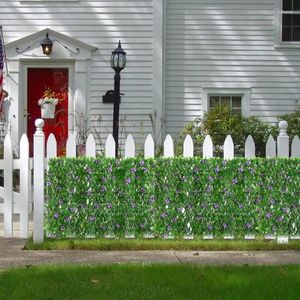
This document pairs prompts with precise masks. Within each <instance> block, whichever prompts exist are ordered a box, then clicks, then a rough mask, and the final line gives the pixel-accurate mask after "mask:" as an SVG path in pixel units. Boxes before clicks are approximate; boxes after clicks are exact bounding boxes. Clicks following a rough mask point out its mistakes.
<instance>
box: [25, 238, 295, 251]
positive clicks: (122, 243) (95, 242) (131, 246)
mask: <svg viewBox="0 0 300 300" xmlns="http://www.w3.org/2000/svg"><path fill="white" fill-rule="evenodd" d="M24 249H27V250H67V249H76V250H170V249H171V250H204V251H217V250H223V251H224V250H225V251H226V250H249V251H251V250H252V251H254V250H300V240H290V241H289V243H288V244H277V241H274V240H263V239H261V240H260V239H257V240H217V239H214V240H203V239H199V240H197V239H196V240H182V239H181V240H176V239H175V240H162V239H150V240H149V239H51V238H46V239H45V241H44V242H43V243H41V244H35V243H33V241H32V239H29V240H27V242H26V245H25V247H24Z"/></svg>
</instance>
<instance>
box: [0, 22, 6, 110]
mask: <svg viewBox="0 0 300 300" xmlns="http://www.w3.org/2000/svg"><path fill="white" fill-rule="evenodd" d="M0 29H1V28H0ZM3 47H4V46H3V42H2V35H1V30H0V112H2V108H3V101H4V98H5V94H6V93H5V92H4V90H3V68H4V54H3V52H4V49H3Z"/></svg>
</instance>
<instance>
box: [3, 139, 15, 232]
mask: <svg viewBox="0 0 300 300" xmlns="http://www.w3.org/2000/svg"><path fill="white" fill-rule="evenodd" d="M3 158H4V236H5V237H11V236H12V234H13V176H12V174H13V151H12V144H11V138H10V136H9V135H8V134H7V135H6V136H5V139H4V157H3Z"/></svg>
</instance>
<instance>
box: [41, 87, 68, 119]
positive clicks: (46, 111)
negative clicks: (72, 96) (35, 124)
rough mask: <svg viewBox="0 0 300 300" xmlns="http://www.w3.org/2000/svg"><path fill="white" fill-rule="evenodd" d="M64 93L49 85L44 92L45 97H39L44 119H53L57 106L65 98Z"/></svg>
mask: <svg viewBox="0 0 300 300" xmlns="http://www.w3.org/2000/svg"><path fill="white" fill-rule="evenodd" d="M63 94H64V93H62V92H58V93H57V92H53V91H52V90H51V89H50V88H49V87H47V88H46V89H45V90H44V92H43V97H42V98H41V99H39V101H38V104H39V105H40V106H41V117H42V118H43V119H53V118H54V116H55V106H56V105H57V104H58V103H59V102H61V101H62V100H63V99H64V95H63Z"/></svg>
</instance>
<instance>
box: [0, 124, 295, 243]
mask: <svg viewBox="0 0 300 300" xmlns="http://www.w3.org/2000/svg"><path fill="white" fill-rule="evenodd" d="M35 125H36V132H35V134H34V143H33V144H34V145H33V149H34V154H33V158H29V142H28V138H27V136H26V135H25V134H24V135H23V136H22V139H21V141H20V158H19V159H13V151H12V144H11V138H10V136H9V135H7V136H6V137H5V141H4V159H2V160H0V169H1V170H4V187H0V197H1V198H3V199H4V203H0V214H4V236H5V237H12V236H13V214H19V215H20V234H19V236H20V237H23V238H27V237H28V236H29V218H28V215H29V213H31V212H32V203H33V207H34V209H33V240H34V242H42V241H43V239H44V193H45V189H44V187H45V177H44V176H45V169H47V168H48V164H47V161H48V160H49V159H50V158H53V157H56V156H57V143H56V140H55V137H54V135H53V134H50V136H49V138H48V140H47V144H46V149H45V136H44V132H43V126H44V121H43V120H42V119H38V120H36V122H35ZM287 126H288V125H287V123H286V122H285V121H281V122H279V128H280V134H279V136H278V137H277V143H276V142H275V140H274V138H273V137H272V136H270V137H269V139H268V141H267V144H266V157H268V158H272V157H276V156H277V157H289V156H290V149H289V137H288V136H287V133H286V130H287ZM223 149H224V158H225V159H232V158H234V143H233V140H232V138H231V136H230V135H228V136H227V137H226V139H225V142H224V147H223ZM154 153H155V149H154V141H153V138H152V136H151V135H148V136H147V138H146V140H145V144H144V157H145V158H152V157H154ZM45 154H47V155H46V156H45ZM135 154H136V151H135V142H134V139H133V137H132V135H128V137H127V139H126V141H125V158H129V157H135ZM193 155H194V145H193V140H192V138H191V136H189V135H188V136H187V137H186V138H185V141H184V145H183V156H184V157H193ZM86 156H89V157H95V156H96V142H95V139H94V137H93V136H92V135H89V137H88V139H87V142H86ZM105 156H106V157H111V158H113V157H115V141H114V139H113V137H112V135H109V136H108V138H107V140H106V143H105ZM163 156H164V157H174V142H173V140H172V137H171V136H170V135H167V137H166V138H165V141H164V152H163ZM66 157H76V136H75V134H70V136H69V138H68V141H67V145H66ZM203 157H204V158H212V157H213V143H212V139H211V138H210V136H206V138H205V140H204V143H203ZM245 157H246V158H254V157H255V143H254V140H253V138H252V136H248V138H247V140H246V143H245ZM291 157H300V139H299V137H298V136H295V137H294V139H293V141H292V146H291ZM14 169H19V170H20V192H19V193H17V192H14V191H13V182H12V174H13V170H14ZM31 170H33V176H34V177H33V186H31Z"/></svg>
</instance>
